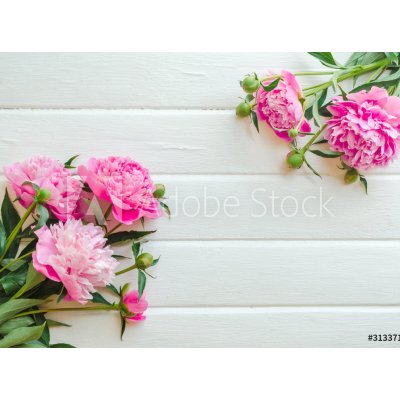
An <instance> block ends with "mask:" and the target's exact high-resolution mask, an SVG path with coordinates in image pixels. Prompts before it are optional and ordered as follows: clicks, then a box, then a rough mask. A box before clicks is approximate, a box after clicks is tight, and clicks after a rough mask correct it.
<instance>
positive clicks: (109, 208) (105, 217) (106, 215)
mask: <svg viewBox="0 0 400 400" xmlns="http://www.w3.org/2000/svg"><path fill="white" fill-rule="evenodd" d="M111 211H112V204H110V205H109V206H108V208H107V211H106V212H105V214H104V220H105V221H107V218H108V217H109V216H110V214H111Z"/></svg>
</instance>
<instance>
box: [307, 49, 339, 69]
mask: <svg viewBox="0 0 400 400" xmlns="http://www.w3.org/2000/svg"><path fill="white" fill-rule="evenodd" d="M308 54H310V55H311V56H313V57H315V58H316V59H318V60H319V61H320V62H321V64H322V65H325V66H327V67H330V68H340V67H341V66H340V64H339V63H338V62H337V61H336V60H335V58H334V57H333V55H332V53H331V52H323V51H319V52H311V53H310V52H309V53H308Z"/></svg>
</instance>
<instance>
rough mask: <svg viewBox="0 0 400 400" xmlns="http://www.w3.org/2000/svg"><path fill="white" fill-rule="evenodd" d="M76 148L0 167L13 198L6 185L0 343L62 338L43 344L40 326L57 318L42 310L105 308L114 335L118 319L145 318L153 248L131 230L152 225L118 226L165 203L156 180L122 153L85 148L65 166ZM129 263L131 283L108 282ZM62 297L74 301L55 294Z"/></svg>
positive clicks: (46, 334)
mask: <svg viewBox="0 0 400 400" xmlns="http://www.w3.org/2000/svg"><path fill="white" fill-rule="evenodd" d="M76 157H77V156H75V157H72V158H71V159H70V160H68V161H67V162H66V163H65V164H62V163H60V162H58V161H56V160H54V159H52V158H49V157H43V156H40V157H34V158H32V159H30V160H28V161H25V162H23V163H15V164H13V165H10V166H6V167H5V169H4V172H5V176H6V177H7V179H8V180H9V182H10V183H11V186H12V189H13V191H14V192H15V194H16V198H15V200H12V198H11V197H10V195H9V192H8V190H6V193H5V196H4V200H3V203H2V206H1V219H2V220H1V221H0V347H72V346H71V345H69V344H66V343H58V344H51V342H50V331H49V328H50V327H53V326H57V325H64V324H63V323H62V322H59V321H53V320H50V319H46V317H45V314H46V313H48V312H50V311H62V312H66V311H67V312H72V311H76V312H79V311H81V310H104V311H115V312H117V313H119V315H120V319H121V338H122V335H123V333H124V330H125V326H126V321H141V320H143V319H145V316H144V312H145V310H146V308H147V301H146V299H145V293H144V289H145V286H146V277H147V276H151V275H150V274H149V273H148V269H149V268H150V267H152V266H155V265H156V264H157V262H158V260H159V258H157V259H154V258H153V256H152V255H151V254H149V253H146V252H143V251H142V245H143V243H142V242H141V239H142V238H145V237H146V236H148V235H149V234H151V233H153V232H154V231H145V230H139V231H137V230H126V228H127V227H129V226H131V225H132V224H133V223H134V222H136V221H141V222H142V224H143V226H144V221H145V219H146V218H150V219H156V218H159V217H160V216H161V215H162V211H161V210H162V208H163V209H164V210H165V211H166V212H167V213H169V210H168V206H167V205H166V204H165V203H164V202H163V199H164V195H165V188H164V186H163V185H161V184H159V185H155V184H153V182H152V180H151V177H150V175H149V172H148V170H147V169H145V168H143V167H142V166H141V165H140V164H138V163H137V162H135V161H133V160H132V159H130V158H128V157H108V158H103V159H101V158H92V159H90V160H89V161H88V163H87V165H81V166H79V167H78V168H77V169H76V172H75V173H74V172H73V171H74V169H75V168H74V167H73V166H72V163H73V162H74V160H75V159H76ZM14 202H19V203H20V205H22V206H23V207H24V208H25V212H24V213H23V215H22V216H20V215H19V213H18V212H17V210H16V209H15V208H14V204H13V203H14ZM128 241H131V242H132V246H131V248H132V262H131V264H132V265H131V266H129V267H127V268H124V269H120V270H118V271H117V269H118V265H119V259H120V257H121V256H119V255H118V254H116V253H115V252H114V251H115V250H114V249H113V248H112V247H115V246H117V245H119V244H121V243H127V242H128ZM134 269H135V270H137V273H138V280H137V289H133V290H130V284H129V283H126V284H125V285H123V286H122V287H118V288H117V287H116V286H114V285H113V280H114V278H115V276H116V275H121V274H124V273H126V272H129V271H131V270H134ZM99 289H102V290H103V292H104V291H108V292H109V294H110V295H112V296H113V297H114V298H115V301H114V302H112V301H109V300H107V299H106V297H104V296H103V294H101V293H100V292H99V291H98V290H99ZM72 301H73V302H77V303H79V304H77V306H67V307H65V305H63V304H59V303H60V302H72ZM82 305H84V306H82Z"/></svg>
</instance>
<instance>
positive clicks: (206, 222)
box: [0, 53, 400, 347]
mask: <svg viewBox="0 0 400 400" xmlns="http://www.w3.org/2000/svg"><path fill="white" fill-rule="evenodd" d="M339 58H342V59H343V58H346V55H344V54H342V55H339ZM282 68H285V69H289V70H303V69H306V68H315V69H321V67H320V66H319V64H318V62H316V61H313V60H312V59H311V57H309V56H307V55H305V54H301V53H292V54H277V53H275V54H262V53H258V54H168V53H165V54H151V53H149V54H68V53H65V54H1V55H0V107H1V110H0V145H1V147H0V166H1V167H3V166H4V165H5V164H7V163H11V162H14V161H16V160H24V159H26V158H28V157H30V156H32V155H37V154H45V155H51V156H54V157H56V158H58V159H60V160H66V159H67V158H69V157H70V156H71V155H74V154H81V160H82V161H85V160H86V159H88V158H89V157H90V156H105V155H109V154H116V155H130V156H132V157H133V158H135V159H137V160H138V161H139V162H141V163H143V164H144V165H146V166H147V167H148V168H149V169H150V170H151V172H152V174H153V176H154V180H155V181H156V182H164V183H165V184H166V186H167V188H168V192H169V194H170V195H173V194H174V193H175V191H176V190H177V191H178V195H179V199H178V202H177V204H175V202H174V201H173V199H171V200H170V205H171V208H172V211H173V212H177V214H178V215H177V216H176V217H175V218H173V219H172V220H171V221H168V220H167V219H164V220H159V221H157V223H156V226H157V228H158V232H157V233H156V234H155V235H154V237H153V239H152V240H151V242H150V243H149V244H148V245H147V247H146V249H147V250H149V251H151V252H153V253H154V254H155V255H158V254H161V255H162V258H161V261H160V263H159V265H158V266H157V267H156V269H154V271H153V272H154V274H155V275H156V276H157V279H156V280H150V281H149V283H148V288H147V293H148V295H147V296H148V299H149V302H150V309H149V311H148V313H147V316H148V319H147V321H146V322H144V323H141V324H137V325H134V326H133V325H130V326H129V327H128V329H127V331H126V334H125V337H124V340H123V341H122V342H121V341H120V339H119V321H118V317H117V316H116V315H112V314H100V313H99V314H97V313H83V312H82V313H80V314H77V313H75V314H69V313H63V314H59V315H55V316H53V318H56V319H58V320H61V319H62V320H63V321H65V322H67V323H71V324H72V325H73V326H72V327H71V328H56V329H53V330H52V337H53V342H58V341H67V342H70V343H72V344H74V345H76V346H80V347H84V346H86V347H121V346H128V347H135V346H138V347H174V346H177V347H181V346H184V347H201V346H206V347H240V346H242V347H248V346H273V347H274V346H276V347H280V346H297V347H320V346H329V347H335V346H351V347H371V346H377V347H383V346H399V345H400V342H395V343H394V342H391V343H389V342H386V343H377V342H375V343H373V342H368V340H367V336H368V334H375V333H376V334H387V333H400V307H399V305H400V264H399V258H400V247H399V239H400V211H399V200H400V186H399V183H400V180H399V178H400V177H399V172H400V161H398V162H397V163H396V165H393V166H392V167H390V168H388V169H386V170H383V171H377V172H375V173H374V174H370V175H368V181H369V187H370V194H369V195H368V196H365V195H364V194H363V192H362V190H361V188H360V187H359V186H357V185H353V186H345V185H344V184H343V183H342V180H341V179H342V176H341V174H340V172H339V171H338V170H337V169H336V163H337V161H335V160H333V161H329V162H327V161H326V160H322V161H321V160H317V159H313V160H312V161H313V164H314V165H315V167H316V168H317V169H319V171H320V172H321V173H323V174H324V179H323V180H322V181H320V180H319V179H318V178H317V177H314V176H313V175H310V174H309V172H308V171H306V170H304V171H296V172H294V173H288V171H287V170H286V168H285V166H284V161H283V160H284V157H285V154H286V152H287V149H286V147H285V145H284V144H283V143H282V142H280V141H278V140H277V139H276V138H275V137H274V136H273V134H271V133H270V132H269V131H268V130H266V129H265V128H263V134H262V135H258V134H257V133H255V132H254V131H253V130H252V129H251V128H250V127H249V124H248V122H247V121H238V120H237V119H236V117H235V114H234V111H233V109H234V107H235V105H236V104H237V103H238V101H239V100H238V96H241V95H242V93H241V90H240V88H239V85H238V80H239V79H241V78H242V77H243V75H244V74H246V73H248V72H252V71H257V72H259V73H260V74H262V73H264V72H266V71H267V70H269V69H271V70H273V71H280V70H281V69H282ZM307 81H308V82H314V81H315V79H314V80H313V79H308V80H307ZM307 81H305V80H303V82H307ZM3 180H4V179H3ZM255 189H258V192H257V193H258V194H257V198H258V199H262V198H265V199H267V196H269V195H270V194H271V193H272V192H274V193H275V195H276V196H280V197H281V198H282V197H283V196H293V197H294V199H296V200H297V201H299V202H300V203H301V202H302V201H303V200H304V199H305V198H306V197H307V196H316V197H317V198H318V199H319V196H320V193H322V197H323V199H324V201H325V200H327V199H329V198H330V197H331V196H332V199H331V200H330V201H329V207H328V208H329V210H330V212H332V213H333V215H334V216H332V215H330V214H329V213H327V212H325V211H324V210H323V212H322V214H321V215H319V203H318V202H316V201H317V200H315V199H314V200H311V201H310V203H308V204H309V206H310V208H309V210H308V211H310V212H313V211H317V213H318V215H317V216H315V217H307V216H306V215H305V214H304V212H297V213H295V211H296V210H295V209H294V200H293V202H292V203H291V201H290V200H288V201H287V202H286V203H285V205H284V206H283V209H284V212H285V213H286V214H290V215H292V214H295V215H293V216H291V217H289V216H285V215H282V212H279V209H278V213H277V214H278V215H277V216H273V215H272V214H271V210H268V212H267V215H266V216H264V217H262V218H255V217H252V216H251V214H252V213H258V212H259V211H260V209H261V208H260V205H259V204H257V203H256V202H254V201H253V200H252V198H251V193H252V192H253V190H255ZM204 190H206V193H207V195H208V196H215V197H216V198H218V200H219V201H221V202H223V201H224V199H225V198H226V197H227V196H230V195H234V196H236V197H237V199H238V201H239V202H240V207H238V208H235V209H234V211H235V213H236V214H237V216H236V217H234V218H233V217H229V216H228V215H226V214H224V213H223V212H222V211H221V212H219V213H218V214H217V215H216V216H215V217H205V216H204V215H203V214H204ZM187 196H196V197H197V198H198V199H199V200H200V206H201V210H200V213H199V215H197V216H188V215H184V213H183V210H182V208H183V206H184V204H183V200H184V199H185V198H186V197H187ZM318 201H319V200H318ZM207 204H209V209H208V210H207V212H208V213H209V214H212V213H213V210H214V211H215V208H214V209H213V207H215V206H214V204H215V203H213V201H212V200H210V202H207ZM278 204H279V203H278ZM269 206H270V203H268V202H267V207H269ZM185 207H186V211H187V213H189V214H191V215H192V213H194V212H195V211H196V210H195V209H196V207H197V205H196V203H195V202H194V200H193V201H191V200H187V201H186V203H185ZM148 226H149V227H151V226H155V225H154V224H149V225H148ZM126 251H127V250H126ZM130 277H131V278H132V280H133V281H134V282H136V275H135V273H134V272H132V274H131V275H130ZM126 278H128V277H125V279H126ZM125 279H124V278H123V279H121V282H122V281H124V280H125Z"/></svg>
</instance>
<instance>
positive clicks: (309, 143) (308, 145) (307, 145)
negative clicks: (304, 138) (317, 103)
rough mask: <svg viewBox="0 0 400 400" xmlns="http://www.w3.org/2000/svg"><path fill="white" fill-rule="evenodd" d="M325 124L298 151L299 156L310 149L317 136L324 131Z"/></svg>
mask: <svg viewBox="0 0 400 400" xmlns="http://www.w3.org/2000/svg"><path fill="white" fill-rule="evenodd" d="M325 128H326V124H324V125H322V126H321V128H320V130H319V131H318V132H315V135H314V136H313V137H312V138H311V139H310V140H309V141H308V142H307V143H306V144H305V146H304V147H303V148H302V149H301V150H300V152H301V154H303V155H304V153H305V152H306V151H307V150H308V149H309V148H310V146H311V145H312V144H313V143H314V142H315V141H316V140H317V138H318V136H320V135H321V133H322V132H323V131H324V130H325Z"/></svg>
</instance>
